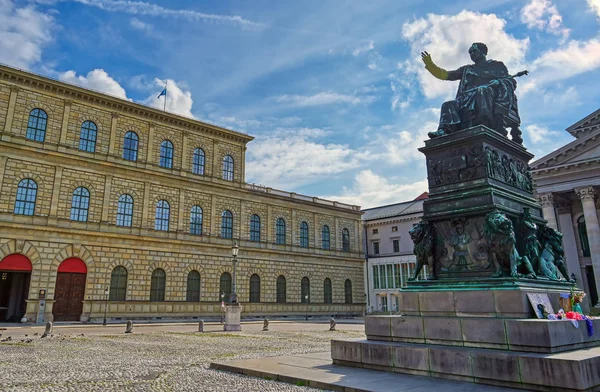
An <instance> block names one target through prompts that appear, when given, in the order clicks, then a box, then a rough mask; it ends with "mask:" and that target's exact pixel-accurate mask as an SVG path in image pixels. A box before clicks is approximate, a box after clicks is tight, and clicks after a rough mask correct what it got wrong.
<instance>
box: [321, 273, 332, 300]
mask: <svg viewBox="0 0 600 392" xmlns="http://www.w3.org/2000/svg"><path fill="white" fill-rule="evenodd" d="M323 302H325V303H326V304H332V303H333V293H332V289H331V280H330V279H329V278H325V281H324V282H323Z"/></svg>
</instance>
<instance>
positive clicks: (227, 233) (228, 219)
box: [221, 210, 233, 238]
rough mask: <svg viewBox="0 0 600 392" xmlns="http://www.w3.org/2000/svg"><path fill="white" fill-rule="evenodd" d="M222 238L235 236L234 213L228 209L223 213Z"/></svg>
mask: <svg viewBox="0 0 600 392" xmlns="http://www.w3.org/2000/svg"><path fill="white" fill-rule="evenodd" d="M221 238H233V214H232V213H231V211H228V210H225V211H223V213H222V214H221Z"/></svg>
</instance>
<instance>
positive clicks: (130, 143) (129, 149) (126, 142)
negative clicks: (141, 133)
mask: <svg viewBox="0 0 600 392" xmlns="http://www.w3.org/2000/svg"><path fill="white" fill-rule="evenodd" d="M138 144H139V138H138V135H137V133H135V132H132V131H129V132H127V133H126V134H125V138H124V139H123V159H126V160H128V161H134V162H135V161H137V153H138Z"/></svg>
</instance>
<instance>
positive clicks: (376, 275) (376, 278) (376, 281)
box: [373, 265, 379, 290]
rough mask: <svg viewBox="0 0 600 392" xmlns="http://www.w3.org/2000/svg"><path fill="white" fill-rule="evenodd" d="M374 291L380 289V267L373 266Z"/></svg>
mask: <svg viewBox="0 0 600 392" xmlns="http://www.w3.org/2000/svg"><path fill="white" fill-rule="evenodd" d="M373 289H375V290H378V289H379V266H378V265H374V266H373Z"/></svg>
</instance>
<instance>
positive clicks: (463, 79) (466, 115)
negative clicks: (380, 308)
mask: <svg viewBox="0 0 600 392" xmlns="http://www.w3.org/2000/svg"><path fill="white" fill-rule="evenodd" d="M447 80H460V85H459V86H458V92H457V93H456V99H455V100H454V101H449V102H444V104H443V105H442V109H441V115H440V126H439V128H440V129H443V130H444V131H446V132H453V131H456V130H459V129H463V128H466V127H470V126H474V125H478V124H483V125H486V126H489V127H491V128H496V127H497V126H501V125H502V124H496V123H497V122H498V121H501V120H499V116H500V115H503V114H506V113H507V112H508V111H512V112H513V113H514V114H516V116H517V117H518V109H517V97H516V96H515V89H516V88H517V82H516V81H515V80H514V78H511V77H510V76H509V74H508V70H507V69H506V66H505V65H504V63H502V62H500V61H495V60H487V61H486V62H485V63H483V64H470V65H465V66H463V67H460V68H459V69H457V70H454V71H448V78H447ZM492 80H498V82H499V83H498V84H496V85H493V86H491V85H490V82H491V81H492ZM496 104H500V105H501V107H499V106H497V105H496ZM519 122H520V120H519Z"/></svg>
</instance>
